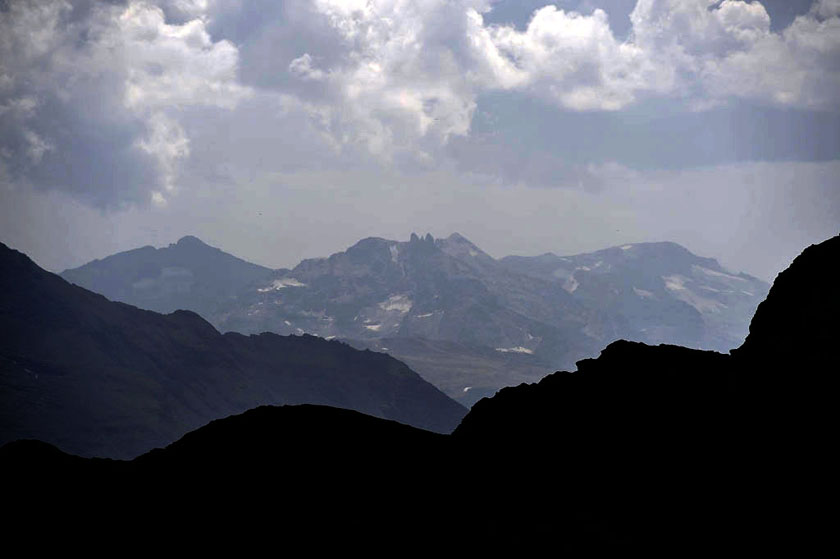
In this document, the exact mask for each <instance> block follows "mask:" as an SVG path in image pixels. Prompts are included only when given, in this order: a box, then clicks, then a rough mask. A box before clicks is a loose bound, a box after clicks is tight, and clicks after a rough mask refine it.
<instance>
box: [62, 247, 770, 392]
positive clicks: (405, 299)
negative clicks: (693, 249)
mask: <svg viewBox="0 0 840 559" xmlns="http://www.w3.org/2000/svg"><path fill="white" fill-rule="evenodd" d="M181 242H183V241H181ZM181 242H179V243H178V245H180V244H181ZM178 245H175V246H176V247H177V246H178ZM163 250H170V249H163ZM211 250H212V249H211ZM130 254H131V253H123V255H117V256H125V255H130ZM230 258H233V257H230ZM106 260H107V259H106ZM103 262H105V261H103ZM173 265H174V264H173ZM86 268H88V273H89V274H93V272H94V270H95V271H96V274H97V275H98V276H99V277H103V278H104V277H108V278H111V279H108V280H107V281H106V283H109V284H110V283H111V282H113V283H114V284H120V282H121V281H122V280H120V279H119V276H118V275H117V274H112V273H110V272H109V270H108V269H105V268H103V267H102V266H101V265H99V263H96V262H94V263H91V264H89V265H87V266H86ZM74 274H75V271H72V270H71V271H68V272H65V274H64V275H65V277H66V278H68V279H71V278H76V279H73V280H72V281H77V282H79V283H80V285H82V286H84V287H88V288H91V289H96V286H95V285H93V284H91V283H87V280H86V279H85V278H83V277H80V276H79V275H74ZM102 281H105V280H102ZM251 281H252V278H248V281H245V279H243V280H242V281H240V283H239V285H240V288H239V289H238V291H236V290H234V289H233V288H231V290H230V292H234V291H235V295H231V296H229V297H227V298H226V299H224V300H220V303H219V304H218V306H217V307H216V310H215V311H212V312H208V313H206V314H205V316H206V318H207V319H208V320H210V321H211V322H212V323H213V324H214V325H215V326H216V327H217V328H219V329H220V330H222V331H237V332H243V333H255V332H262V331H271V332H277V333H281V334H294V333H298V334H300V333H304V332H306V333H311V334H315V335H318V336H321V337H324V338H340V339H346V340H351V341H352V342H351V343H353V344H354V345H356V346H357V347H369V348H372V349H376V350H380V351H387V352H389V353H391V354H392V355H394V356H396V357H397V358H399V359H404V360H406V362H409V363H410V364H411V366H412V367H414V368H415V369H416V370H417V371H418V372H419V373H420V374H421V375H422V376H423V377H424V378H426V379H427V380H429V381H430V382H432V383H433V384H435V385H436V386H438V387H440V388H441V389H443V390H445V391H446V393H447V394H449V395H450V396H452V397H453V398H457V399H459V400H461V401H463V402H465V403H467V404H469V403H472V402H473V401H474V400H475V397H476V396H478V395H483V394H488V393H492V392H494V391H495V390H497V389H498V388H500V387H502V386H508V385H512V384H518V383H519V382H524V381H534V380H538V379H539V378H540V377H541V376H542V375H544V374H546V373H548V372H550V371H551V370H556V369H558V368H569V367H571V366H573V364H574V363H575V362H576V361H577V360H578V359H581V358H584V357H588V356H592V355H595V354H596V353H597V351H598V350H599V349H600V348H602V347H603V346H604V345H605V344H607V343H609V342H611V341H613V340H616V339H622V338H623V339H628V340H634V341H641V342H645V343H652V344H658V343H679V344H682V345H686V346H689V347H695V348H703V349H715V350H719V351H728V350H729V349H730V348H733V347H736V346H738V345H739V344H740V343H741V342H742V341H743V339H744V337H745V335H746V332H747V325H748V324H749V318H750V316H751V315H752V313H753V312H754V310H755V307H756V305H757V304H758V302H759V301H760V300H761V299H762V298H763V297H764V295H765V294H766V292H767V289H768V287H769V286H768V285H767V284H766V283H764V282H762V281H760V280H758V279H756V278H753V277H751V276H747V275H745V274H738V275H736V274H732V273H730V272H728V271H726V270H724V269H723V268H722V267H721V266H720V265H719V264H718V263H717V262H716V261H715V260H713V259H710V258H701V257H698V256H695V255H693V254H692V253H690V252H689V251H687V250H686V249H684V248H682V247H680V246H679V245H676V244H674V243H643V244H633V245H626V246H623V247H617V248H610V249H606V250H602V251H598V252H594V253H589V254H581V255H577V256H569V257H560V256H556V255H554V254H546V255H543V256H537V257H515V256H512V257H507V258H503V259H501V260H496V259H494V258H492V257H490V256H489V255H488V254H486V253H485V252H483V251H482V250H481V249H480V248H478V247H477V246H476V245H475V244H473V243H471V242H470V241H469V240H467V239H466V238H464V237H463V236H461V235H459V234H457V233H455V234H453V235H451V236H449V237H447V238H445V239H433V238H432V237H431V236H430V235H426V236H425V237H422V238H421V237H418V236H417V235H412V236H411V239H410V240H409V241H408V242H398V241H391V240H386V239H380V238H368V239H364V240H362V241H359V242H358V243H356V244H355V245H353V246H352V247H350V248H348V249H347V250H346V251H344V252H339V253H336V254H333V255H332V256H330V257H329V258H317V259H310V260H304V261H303V262H301V263H300V264H298V265H297V266H296V267H295V268H294V269H292V270H277V271H275V272H273V273H271V274H270V275H269V276H266V277H265V278H264V279H263V280H262V282H261V283H260V282H257V283H249V282H251ZM123 283H124V282H123ZM122 289H123V290H126V289H128V286H127V285H124V287H123V288H122ZM118 291H119V290H118V289H113V290H112V292H114V293H116V292H118ZM171 301H172V304H174V305H175V306H181V307H183V308H191V309H192V310H197V311H198V312H201V311H200V309H198V307H196V306H191V304H190V303H189V301H188V299H187V297H183V299H182V301H183V303H182V304H180V305H179V304H178V303H177V301H178V296H177V293H173V296H172V299H171ZM135 302H136V301H135ZM389 339H411V340H414V341H413V342H410V343H409V342H406V343H396V342H386V341H384V340H389ZM433 346H434V347H433ZM476 352H478V353H476ZM478 354H481V358H480V359H476V357H477V355H478ZM479 362H481V363H484V366H483V368H484V370H485V371H487V374H484V375H482V373H481V371H479V367H477V366H476V363H479ZM468 363H469V364H468ZM504 370H507V371H508V373H504V372H503V371H504ZM470 391H472V394H469V392H470Z"/></svg>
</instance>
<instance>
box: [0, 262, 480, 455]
mask: <svg viewBox="0 0 840 559" xmlns="http://www.w3.org/2000/svg"><path fill="white" fill-rule="evenodd" d="M0 403H2V405H0V441H3V442H7V441H10V440H14V439H18V438H37V439H41V440H43V441H46V442H50V443H53V444H56V445H58V446H59V447H60V448H62V449H64V450H67V451H68V452H72V453H77V454H82V455H86V456H91V455H97V456H112V457H131V456H136V455H137V454H140V453H141V452H144V451H146V450H148V449H150V448H152V447H155V446H162V445H165V444H167V443H169V442H171V441H173V440H175V439H177V438H178V437H180V436H181V435H183V434H184V433H186V432H188V431H190V430H192V429H195V428H197V427H200V426H201V425H203V424H205V423H207V422H208V421H210V420H212V419H215V418H219V417H224V416H227V415H230V414H233V413H240V412H242V411H244V410H247V409H249V408H252V407H255V406H258V405H261V404H285V403H318V404H327V405H333V406H338V407H347V408H352V409H357V410H360V411H364V412H366V413H368V414H371V415H375V416H379V417H386V418H390V419H394V420H397V421H401V422H404V423H409V424H413V425H417V426H419V427H422V428H426V429H431V430H434V431H440V432H449V431H450V430H451V429H453V428H454V427H455V426H456V425H457V423H458V422H459V421H460V419H461V417H463V415H464V413H465V410H464V408H463V407H461V406H459V405H458V404H456V403H455V402H453V401H452V400H450V399H449V398H447V397H446V396H445V395H443V394H442V393H441V392H440V391H438V390H437V389H436V388H434V387H433V386H431V385H430V384H428V383H427V382H425V381H423V380H422V379H421V378H420V377H419V376H417V375H416V374H415V373H414V372H412V371H411V370H410V369H409V368H408V367H406V366H405V365H404V364H403V363H400V362H399V361H396V360H395V359H393V358H391V357H389V356H387V355H385V354H379V353H373V352H360V351H357V350H354V349H352V348H350V347H349V346H347V345H345V344H342V343H339V342H329V341H326V340H323V339H319V338H315V337H312V336H303V337H286V338H284V337H281V336H278V335H275V334H261V335H254V336H243V335H240V334H225V335H221V334H219V333H218V332H217V331H216V330H215V329H214V328H213V327H212V326H211V325H210V324H209V323H207V322H206V321H205V320H203V319H202V318H201V317H199V316H198V315H196V314H194V313H192V312H188V311H177V312H175V313H172V314H170V315H160V314H157V313H154V312H151V311H143V310H139V309H136V308H134V307H132V306H129V305H126V304H122V303H113V302H111V301H108V300H107V299H105V298H104V297H103V296H101V295H96V294H94V293H91V292H89V291H86V290H84V289H82V288H80V287H76V286H73V285H71V284H69V283H67V282H66V281H64V280H63V279H61V278H60V277H58V276H56V275H54V274H50V273H48V272H45V271H44V270H41V269H40V268H38V267H37V266H36V265H35V264H34V263H32V261H30V260H29V259H28V258H27V257H26V256H24V255H23V254H21V253H18V252H16V251H13V250H10V249H8V248H7V247H5V246H0Z"/></svg>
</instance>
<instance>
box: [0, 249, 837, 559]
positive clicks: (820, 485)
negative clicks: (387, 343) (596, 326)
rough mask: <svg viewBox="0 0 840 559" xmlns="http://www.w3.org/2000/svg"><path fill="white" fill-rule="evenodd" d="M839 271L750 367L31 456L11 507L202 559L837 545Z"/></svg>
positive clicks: (613, 376) (244, 421) (20, 464)
mask: <svg viewBox="0 0 840 559" xmlns="http://www.w3.org/2000/svg"><path fill="white" fill-rule="evenodd" d="M838 258H840V236H838V237H834V238H832V239H830V240H828V241H826V242H824V243H821V244H820V245H814V246H811V247H809V248H808V249H806V250H805V251H804V252H803V253H802V254H801V255H800V256H799V257H797V259H796V260H795V261H794V262H793V264H792V265H791V266H790V268H788V269H787V270H786V271H784V272H782V273H781V274H780V275H779V276H778V278H777V279H776V281H775V283H774V285H773V288H772V289H771V290H770V292H769V294H768V296H767V297H766V299H765V300H764V301H763V302H762V303H761V304H760V305H759V308H758V310H757V311H756V313H755V316H754V318H753V320H752V322H751V324H750V328H749V335H748V336H747V339H746V341H745V342H744V343H743V344H742V345H741V346H740V347H739V348H737V349H736V350H734V351H732V352H731V354H729V355H726V354H721V353H717V352H713V351H703V350H697V349H691V348H684V347H679V346H674V345H659V346H650V345H646V344H643V343H639V342H630V341H617V342H614V343H612V344H610V345H609V346H607V347H606V348H605V349H604V350H603V351H602V352H601V354H600V356H599V357H597V358H590V359H584V360H581V361H580V362H579V363H578V364H577V370H576V371H575V372H573V373H569V372H562V371H561V372H557V373H554V374H551V375H548V376H547V377H545V378H544V379H542V380H541V381H540V382H539V383H535V384H523V385H521V386H517V387H509V388H505V389H502V390H500V391H499V392H498V393H497V394H496V395H494V396H493V397H491V398H485V399H483V400H481V401H480V402H478V403H477V404H476V405H475V406H473V408H472V410H471V411H470V412H469V413H468V414H467V415H466V417H465V418H464V419H463V421H462V422H461V423H460V425H459V426H458V428H457V429H456V430H455V431H454V432H453V433H452V434H451V435H448V436H446V435H436V434H433V433H428V432H426V431H421V430H418V429H415V428H412V427H409V426H406V425H399V424H396V423H394V422H391V421H387V420H383V419H378V418H372V417H366V416H364V415H362V414H359V413H357V412H352V411H347V410H337V409H334V408H328V407H321V406H285V407H279V408H277V407H261V408H257V409H254V410H250V411H248V412H246V413H244V414H241V415H238V416H234V417H230V418H227V419H222V420H218V421H215V422H213V423H211V424H209V425H207V426H206V427H203V428H201V429H199V430H197V431H195V432H193V433H190V434H189V435H187V436H185V437H183V438H182V439H181V440H180V441H178V442H176V443H173V444H172V445H170V446H168V447H167V448H164V449H159V450H154V451H152V452H149V453H147V454H145V455H143V456H141V457H139V458H137V459H135V460H133V461H131V462H115V461H97V460H83V459H80V458H76V457H72V456H68V455H67V454H63V453H61V452H59V451H58V450H56V449H55V448H53V447H50V446H49V445H45V444H43V443H39V442H35V441H20V442H17V443H15V444H10V445H6V446H5V447H3V448H2V449H0V464H2V465H3V467H4V469H5V471H7V472H9V475H10V476H12V477H13V478H14V479H15V480H16V481H17V483H16V484H14V485H13V486H12V487H11V490H10V491H9V492H8V495H7V496H6V497H7V502H8V503H9V504H10V505H9V506H11V507H13V510H16V511H18V512H19V513H21V514H16V515H14V520H15V521H16V523H17V524H19V525H21V526H27V525H29V524H30V522H29V519H31V518H33V516H35V515H34V514H33V513H37V512H38V511H40V510H42V509H43V510H46V511H48V512H47V514H50V513H52V512H54V511H56V510H58V511H59V513H58V515H57V516H56V524H62V525H66V524H67V523H68V522H70V523H72V522H73V518H72V516H68V515H67V514H66V512H67V511H70V510H73V507H74V506H75V505H76V504H77V503H79V502H81V500H84V501H85V502H86V503H87V504H91V503H92V504H93V506H92V510H94V511H95V513H94V517H93V519H94V520H95V521H96V522H97V524H96V526H97V527H98V528H99V529H100V530H101V529H110V528H111V527H116V528H117V529H126V526H128V527H129V528H128V532H129V534H130V535H133V536H138V535H140V533H143V534H145V533H146V531H145V527H143V528H140V526H144V525H142V524H136V523H138V522H142V521H143V519H145V518H149V515H152V514H154V515H155V518H156V519H157V520H158V521H159V522H161V523H162V525H166V526H168V525H170V522H175V523H177V526H178V530H177V533H176V534H175V535H177V536H182V537H184V538H185V540H186V539H188V540H189V542H190V545H193V546H196V545H198V546H200V545H202V544H208V545H209V544H210V543H211V541H210V540H209V539H203V540H202V539H200V538H199V539H196V538H195V537H194V534H196V533H204V534H207V533H208V532H207V530H208V527H210V528H212V529H214V530H216V529H218V530H219V531H218V532H215V531H214V532H213V534H214V535H213V537H212V538H211V539H212V544H213V545H218V540H219V539H220V538H224V537H225V534H231V535H232V536H231V537H232V539H233V541H235V542H236V543H240V542H241V541H242V537H243V536H245V535H253V534H255V533H265V532H264V530H272V529H273V530H276V531H277V533H278V534H280V535H281V537H282V538H283V541H284V543H286V544H288V543H290V542H295V543H303V544H305V545H318V546H321V547H323V546H326V547H330V546H333V545H334V546H337V547H341V548H343V549H347V548H348V547H354V548H355V547H358V548H359V549H367V550H368V551H374V550H379V549H382V550H393V549H394V546H399V545H406V543H411V544H412V545H414V546H422V545H424V544H430V545H432V546H434V547H439V546H440V545H455V546H456V547H458V548H461V547H464V548H472V549H473V550H476V549H481V550H483V549H487V550H488V551H489V550H495V551H496V552H499V551H501V550H505V551H511V552H513V551H514V550H515V551H516V552H518V553H529V552H539V551H543V552H544V551H545V550H546V549H551V550H556V551H558V552H573V553H589V554H591V553H593V552H616V551H625V552H626V551H629V550H632V551H640V552H645V553H648V554H650V553H654V554H657V555H659V554H665V553H668V554H674V553H678V554H680V555H685V554H691V555H693V554H700V553H703V554H706V553H713V552H719V551H720V550H723V549H725V550H729V551H732V552H735V553H771V552H772V553H785V554H788V553H797V552H798V553H808V554H811V553H816V552H819V551H824V549H825V548H826V545H830V544H831V542H832V541H833V534H834V531H833V521H832V516H831V513H830V505H831V503H833V502H834V498H835V493H836V490H835V489H834V488H833V485H832V483H831V481H832V480H833V476H834V469H833V463H834V460H833V459H832V458H831V452H832V450H831V449H832V448H833V447H832V445H831V440H833V435H834V431H835V428H834V427H832V425H834V424H835V423H836V417H835V416H836V411H835V406H834V400H835V399H836V389H835V386H836V382H835V380H834V376H833V374H832V372H833V371H836V370H838V369H840V357H838V354H837V352H836V351H834V348H833V342H834V341H835V340H836V338H837V336H838V333H839V332H838V323H837V320H836V317H837V316H838V313H840V297H837V295H836V290H834V289H833V282H834V275H833V274H832V273H831V271H832V270H833V264H834V262H836V261H837V259H838ZM267 503H270V504H272V505H274V506H273V507H271V508H270V512H268V511H267V507H266V504H267ZM45 504H46V505H49V506H47V507H46V508H45ZM113 511H116V512H117V513H118V514H113ZM44 517H45V515H44V514H41V515H40V517H38V518H39V520H40V522H39V524H38V530H42V529H43V527H44V526H43V522H44ZM84 522H85V523H86V524H89V523H90V522H91V517H89V516H88V517H85V519H84ZM197 530H200V531H198V532H197ZM14 534H15V535H17V532H14ZM152 535H153V536H154V533H153V534H152ZM326 535H329V537H325V536H326ZM459 544H460V545H459ZM508 546H515V547H511V548H509V547H508Z"/></svg>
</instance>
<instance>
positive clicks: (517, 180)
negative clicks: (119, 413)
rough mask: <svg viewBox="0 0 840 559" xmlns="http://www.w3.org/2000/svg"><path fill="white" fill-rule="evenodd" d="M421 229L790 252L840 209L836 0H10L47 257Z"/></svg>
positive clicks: (2, 177) (755, 266)
mask: <svg viewBox="0 0 840 559" xmlns="http://www.w3.org/2000/svg"><path fill="white" fill-rule="evenodd" d="M412 231H417V232H418V233H425V232H431V233H432V234H433V235H435V236H445V235H448V234H449V233H451V232H453V231H458V232H460V233H462V234H464V235H465V236H467V237H469V238H470V239H471V240H473V241H474V242H476V243H477V244H478V245H479V246H481V247H482V248H484V249H485V250H487V251H488V252H489V253H490V254H492V255H494V256H504V255H506V254H512V253H515V254H539V253H542V252H547V251H552V252H556V253H560V254H563V253H574V252H581V251H586V250H593V249H598V248H603V247H606V246H610V245H616V244H623V243H626V242H635V241H646V240H673V241H676V242H679V243H682V244H684V245H685V246H687V247H688V248H689V249H691V250H693V251H694V252H697V253H699V254H701V255H703V256H714V257H718V258H719V259H720V260H721V261H722V262H723V263H724V264H725V265H727V266H729V267H731V268H733V269H736V270H744V271H747V272H750V273H753V274H756V275H758V276H760V277H763V278H765V279H772V278H773V277H774V276H775V274H776V273H777V272H778V271H780V270H781V269H782V268H784V267H785V266H786V265H787V264H788V263H789V261H790V259H791V258H792V257H793V256H795V255H796V254H797V253H798V252H799V251H800V250H801V249H802V248H803V247H804V246H806V245H808V244H810V243H813V242H818V241H820V240H823V239H825V238H827V237H829V236H831V235H833V234H836V233H837V232H838V231H840V0H818V1H816V2H811V1H807V0H801V1H800V0H792V1H791V0H772V1H771V0H763V1H762V2H758V1H753V2H742V1H736V0H723V1H711V0H639V1H638V2H636V1H634V0H600V1H598V0H569V1H561V2H556V3H554V4H549V3H547V2H544V1H543V2H540V1H538V0H518V1H511V0H501V1H498V2H494V1H489V0H415V1H399V0H390V1H388V0H370V1H363V0H348V1H339V0H309V1H303V0H286V1H277V0H225V1H216V0H166V1H160V2H140V1H127V2H122V1H113V2H94V1H75V2H73V1H71V2H58V1H49V2H35V1H20V2H16V1H14V0H6V1H3V0H0V241H2V242H5V243H6V244H9V245H11V246H13V247H15V248H18V249H20V250H23V251H25V252H27V253H28V254H30V256H32V257H33V258H34V259H35V260H36V261H37V262H38V263H39V264H41V265H43V266H45V267H47V268H48V269H52V270H61V269H64V268H66V267H70V266H76V265H79V264H82V263H84V262H86V261H88V260H90V259H93V258H98V257H102V256H105V255H108V254H111V253H113V252H116V251H119V250H126V249H129V248H134V247H137V246H141V245H146V244H152V245H158V246H160V245H165V244H168V243H170V242H174V241H175V240H177V239H178V238H179V237H180V236H182V235H185V234H194V235H197V236H199V237H201V238H202V239H204V240H205V241H207V242H209V243H211V244H214V245H216V246H219V247H221V248H223V249H225V250H227V251H229V252H232V253H234V254H237V255H239V256H242V257H244V258H247V259H249V260H252V261H255V262H258V263H260V264H264V265H269V266H276V267H279V266H291V265H294V264H295V263H296V262H297V261H299V260H300V259H302V258H304V257H312V256H323V255H327V254H329V253H331V252H335V251H338V250H343V249H344V248H346V247H347V246H348V245H350V244H353V243H354V242H355V241H356V240H358V239H360V238H362V237H366V236H380V237H388V238H397V239H405V238H407V237H408V235H409V234H410V233H411V232H412Z"/></svg>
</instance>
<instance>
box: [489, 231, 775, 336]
mask: <svg viewBox="0 0 840 559" xmlns="http://www.w3.org/2000/svg"><path fill="white" fill-rule="evenodd" d="M501 262H502V264H503V265H505V266H506V267H508V268H509V269H511V270H514V271H517V272H520V273H524V274H527V275H530V276H534V277H539V278H543V279H547V280H554V281H555V282H558V283H561V284H562V285H563V288H564V289H566V290H567V291H568V292H569V293H571V294H572V295H573V296H574V297H575V299H577V300H578V301H580V302H581V303H583V304H584V305H586V306H587V307H589V308H593V309H597V311H598V313H599V319H597V320H593V321H592V322H590V323H589V324H588V325H587V327H588V332H590V333H592V334H594V335H595V336H596V337H598V338H600V339H603V340H610V339H619V338H620V339H627V340H637V341H642V342H646V343H652V344H656V343H671V344H680V345H685V346H689V347H696V348H701V349H714V350H717V351H724V352H726V351H728V350H730V349H732V348H734V347H737V346H738V345H740V344H741V343H742V342H743V341H744V338H745V337H746V335H747V330H748V326H749V320H750V317H751V316H752V314H753V313H754V312H755V309H756V306H757V305H758V303H759V302H760V301H761V300H763V299H764V297H765V296H766V295H767V290H768V289H769V288H770V286H769V285H768V284H767V283H765V282H763V281H761V280H759V279H757V278H755V277H752V276H749V275H747V274H743V273H741V274H733V273H731V272H729V271H727V270H725V269H724V268H722V267H721V266H720V264H718V262H717V261H716V260H714V259H713V258H701V257H699V256H695V255H694V254H692V253H691V252H689V251H688V250H686V249H685V248H683V247H681V246H680V245H678V244H676V243H668V242H664V243H639V244H630V245H624V246H621V247H614V248H608V249H605V250H599V251H597V252H592V253H588V254H579V255H576V256H567V257H560V256H557V255H554V254H550V253H549V254H544V255H542V256H534V257H521V256H508V257H506V258H503V259H502V260H501Z"/></svg>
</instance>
